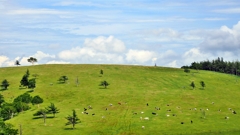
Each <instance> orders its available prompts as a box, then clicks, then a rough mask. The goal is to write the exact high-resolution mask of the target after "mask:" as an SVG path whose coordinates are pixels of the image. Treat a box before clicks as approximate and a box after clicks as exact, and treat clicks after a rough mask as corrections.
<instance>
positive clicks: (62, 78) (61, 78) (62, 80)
mask: <svg viewBox="0 0 240 135" xmlns="http://www.w3.org/2000/svg"><path fill="white" fill-rule="evenodd" d="M67 80H68V77H67V76H65V75H63V76H61V77H60V78H59V79H58V81H59V83H65V82H66V81H67Z"/></svg>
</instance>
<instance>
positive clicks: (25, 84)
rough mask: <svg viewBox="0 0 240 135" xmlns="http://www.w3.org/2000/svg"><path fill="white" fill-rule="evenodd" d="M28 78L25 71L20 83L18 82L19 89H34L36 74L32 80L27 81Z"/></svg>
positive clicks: (27, 72)
mask: <svg viewBox="0 0 240 135" xmlns="http://www.w3.org/2000/svg"><path fill="white" fill-rule="evenodd" d="M29 76H30V72H29V70H28V69H27V71H26V73H25V74H24V75H23V77H22V79H21V81H20V87H27V88H32V89H34V88H35V87H36V76H37V74H34V78H31V79H28V78H29Z"/></svg>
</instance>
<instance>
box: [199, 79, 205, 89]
mask: <svg viewBox="0 0 240 135" xmlns="http://www.w3.org/2000/svg"><path fill="white" fill-rule="evenodd" d="M200 84H201V86H202V88H203V89H204V87H205V83H204V81H201V82H200Z"/></svg>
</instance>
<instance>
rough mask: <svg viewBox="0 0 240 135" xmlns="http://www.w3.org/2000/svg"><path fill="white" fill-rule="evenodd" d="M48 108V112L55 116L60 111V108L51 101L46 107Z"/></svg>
mask: <svg viewBox="0 0 240 135" xmlns="http://www.w3.org/2000/svg"><path fill="white" fill-rule="evenodd" d="M46 110H47V112H48V113H51V114H53V117H55V114H56V113H59V109H58V108H57V107H56V106H55V105H54V104H53V103H51V104H50V106H48V107H47V108H46Z"/></svg>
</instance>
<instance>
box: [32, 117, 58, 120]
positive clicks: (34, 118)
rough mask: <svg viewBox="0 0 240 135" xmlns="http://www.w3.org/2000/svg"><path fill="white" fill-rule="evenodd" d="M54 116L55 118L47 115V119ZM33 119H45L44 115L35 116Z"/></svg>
mask: <svg viewBox="0 0 240 135" xmlns="http://www.w3.org/2000/svg"><path fill="white" fill-rule="evenodd" d="M53 118H55V117H54V116H47V117H46V119H53ZM32 119H34V120H36V119H43V117H42V116H34V118H32Z"/></svg>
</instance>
